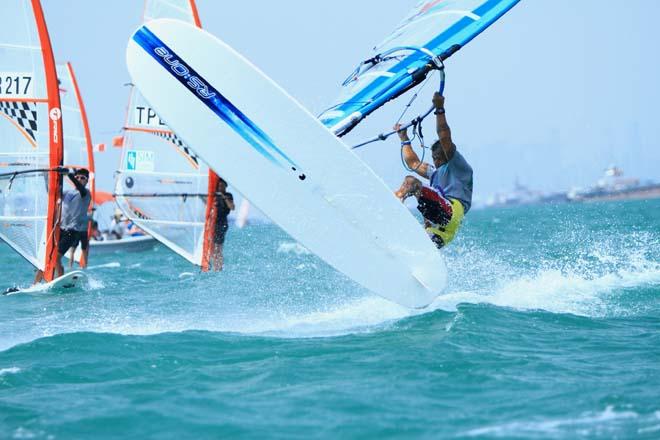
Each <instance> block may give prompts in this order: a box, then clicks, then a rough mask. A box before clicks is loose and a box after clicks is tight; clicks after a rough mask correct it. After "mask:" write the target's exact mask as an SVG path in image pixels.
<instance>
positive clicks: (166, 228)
mask: <svg viewBox="0 0 660 440" xmlns="http://www.w3.org/2000/svg"><path fill="white" fill-rule="evenodd" d="M165 17H167V18H176V19H179V20H184V21H187V22H189V23H193V24H195V25H197V26H200V23H199V18H198V15H197V11H196V8H195V4H194V2H193V0H147V1H146V2H145V10H144V21H148V20H151V19H155V18H165ZM210 173H211V175H212V176H213V174H212V172H211V171H210V170H209V168H208V166H206V165H205V164H204V163H203V162H202V161H201V160H199V159H198V158H197V157H196V156H195V155H194V153H192V152H191V151H190V150H189V149H188V147H187V146H186V145H185V144H184V143H183V142H182V141H181V140H180V139H179V138H178V137H177V136H176V134H175V133H173V132H172V131H171V130H170V129H169V127H167V125H165V124H164V123H163V121H161V120H160V118H159V117H158V115H157V114H156V112H155V111H154V110H153V109H152V108H151V107H150V106H149V104H148V103H147V102H146V101H145V99H144V98H143V97H142V96H141V95H140V93H139V92H138V91H137V89H135V88H133V89H132V90H131V95H130V98H129V103H128V111H127V118H126V123H125V126H124V136H123V144H122V159H121V165H120V168H119V170H118V173H117V176H116V179H115V194H116V199H117V204H118V205H119V207H120V208H121V210H122V211H123V213H124V215H126V217H127V218H129V219H130V220H132V221H133V222H134V223H135V224H137V225H138V226H139V227H140V228H141V229H143V230H145V231H146V232H147V233H149V234H150V235H152V236H153V237H155V238H156V239H157V240H158V241H160V242H161V243H163V244H165V245H166V246H168V247H169V248H170V249H172V250H174V251H175V252H176V253H178V254H179V255H181V256H183V257H184V258H186V259H187V260H188V261H190V262H191V263H193V264H196V265H199V266H202V267H203V268H206V266H207V262H206V260H207V259H206V258H205V255H207V249H206V246H205V243H208V242H209V240H205V235H206V234H208V232H207V231H206V229H207V228H206V223H207V221H206V220H207V211H209V210H210V206H208V205H209V203H212V202H213V198H214V197H213V195H211V197H210V199H209V197H208V193H209V174H210ZM212 184H213V182H212Z"/></svg>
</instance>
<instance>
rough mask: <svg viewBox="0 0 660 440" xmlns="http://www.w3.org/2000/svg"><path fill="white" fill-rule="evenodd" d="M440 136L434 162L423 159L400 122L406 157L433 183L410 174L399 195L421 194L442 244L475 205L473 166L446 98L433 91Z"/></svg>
mask: <svg viewBox="0 0 660 440" xmlns="http://www.w3.org/2000/svg"><path fill="white" fill-rule="evenodd" d="M433 105H434V107H435V111H434V114H435V120H436V132H437V133H438V140H437V141H436V142H435V143H434V144H433V145H432V146H431V156H432V158H433V164H429V163H425V162H422V161H420V160H419V157H418V156H417V154H416V153H415V152H414V151H413V149H412V147H411V142H410V138H409V137H408V132H407V130H401V129H400V128H401V125H400V124H397V125H395V126H394V129H395V130H397V133H398V134H399V139H401V150H402V153H403V159H404V161H405V162H406V165H408V168H410V169H411V170H414V171H415V172H416V173H417V174H419V175H420V176H421V177H424V178H426V179H429V183H430V186H428V185H424V184H422V182H421V181H420V180H419V179H417V178H416V177H414V176H406V178H405V179H404V180H403V183H402V184H401V187H400V188H399V189H398V190H397V191H396V193H395V194H396V196H397V197H398V198H399V199H401V201H404V200H405V199H407V198H408V197H410V196H414V197H415V198H417V202H418V205H417V209H418V210H419V212H421V213H422V216H423V217H424V227H425V229H426V233H427V234H428V235H429V237H430V238H431V240H432V241H433V243H435V245H436V246H437V247H438V248H441V247H443V246H445V245H447V244H449V242H450V241H451V240H453V239H454V236H455V235H456V232H457V231H458V228H459V227H460V225H461V222H462V220H463V217H464V215H465V214H466V213H467V212H468V211H469V210H470V206H471V205H472V167H471V166H470V164H468V163H467V161H466V160H465V158H464V157H463V155H462V154H460V153H459V152H458V151H457V150H456V145H454V142H453V141H452V139H451V130H450V129H449V125H447V118H446V116H445V98H444V97H443V96H442V95H440V94H439V93H438V92H436V93H435V94H434V95H433Z"/></svg>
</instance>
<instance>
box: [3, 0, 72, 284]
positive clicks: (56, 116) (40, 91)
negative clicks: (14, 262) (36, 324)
mask: <svg viewBox="0 0 660 440" xmlns="http://www.w3.org/2000/svg"><path fill="white" fill-rule="evenodd" d="M2 17H3V20H2V26H0V237H1V238H2V239H3V240H4V241H5V242H7V243H8V244H9V245H10V246H11V247H12V248H13V249H14V250H15V251H16V252H18V253H19V254H20V255H22V256H23V257H24V258H25V259H27V260H28V261H29V262H30V263H31V264H32V265H33V266H35V267H36V268H38V269H41V270H43V271H44V275H45V277H46V279H47V280H50V279H52V278H53V274H54V263H55V258H56V256H57V255H56V253H57V251H56V243H57V239H58V236H59V228H58V227H57V207H58V204H59V198H60V195H61V176H60V175H59V174H58V173H57V172H56V171H54V168H56V167H57V166H59V165H61V161H62V136H61V133H62V124H61V116H62V112H61V110H60V103H59V96H58V90H57V78H56V75H55V64H54V62H53V54H52V49H51V46H50V40H49V37H48V30H47V29H46V24H45V20H44V17H43V12H42V10H41V5H40V3H39V1H38V0H32V1H30V0H14V1H11V2H4V3H3V5H2Z"/></svg>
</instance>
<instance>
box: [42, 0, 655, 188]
mask: <svg viewBox="0 0 660 440" xmlns="http://www.w3.org/2000/svg"><path fill="white" fill-rule="evenodd" d="M415 3H416V0H399V1H395V0H390V1H383V0H359V1H358V0H350V1H349V0H334V1H333V2H325V1H317V0H278V1H259V2H248V1H243V2H241V1H238V2H236V1H225V0H198V2H197V4H198V8H199V12H200V16H201V20H202V25H203V26H204V28H206V29H207V30H208V31H210V32H211V33H213V34H215V35H217V36H218V37H219V38H221V39H222V40H224V41H225V42H227V43H228V44H230V45H232V46H233V47H234V48H235V49H236V50H238V51H239V52H241V53H242V54H243V55H245V56H246V57H247V58H249V59H250V60H251V61H252V62H253V63H254V64H256V65H257V66H259V67H260V68H261V69H262V70H263V71H264V72H266V74H268V75H269V76H271V78H273V79H274V80H275V81H276V82H278V83H279V84H280V85H282V86H283V87H284V88H285V89H287V90H288V91H289V93H290V94H291V95H293V96H294V97H295V98H297V99H298V100H299V101H300V102H301V103H302V104H303V105H305V106H307V107H308V108H309V109H310V110H311V111H312V112H313V113H315V114H318V113H319V112H320V111H322V110H323V109H324V108H325V107H327V106H328V105H329V104H330V103H331V102H332V100H333V99H334V98H335V97H336V95H337V93H338V91H339V84H340V83H341V81H342V80H343V79H344V78H345V77H346V76H347V74H348V73H350V71H351V70H352V69H353V68H354V67H355V65H356V64H357V63H358V62H359V61H361V60H363V59H365V58H366V57H367V56H368V55H369V53H370V52H369V51H370V48H371V47H373V46H374V45H375V44H377V43H378V42H379V41H380V40H382V39H383V38H384V37H385V36H386V35H387V34H388V33H389V32H390V31H391V30H392V29H394V27H395V26H396V24H397V23H398V22H399V21H400V20H401V18H402V17H403V16H404V15H405V14H406V13H407V12H408V11H409V10H410V9H411V8H412V7H413V6H414V5H415ZM42 4H43V7H44V10H45V14H46V19H47V21H48V25H49V28H50V34H51V39H52V41H53V47H54V50H55V56H56V58H57V59H58V61H71V62H72V63H73V65H74V68H75V69H76V73H77V75H78V81H79V83H80V87H81V91H82V93H83V97H84V99H85V103H86V106H87V111H88V114H89V118H90V125H91V131H92V135H93V138H94V139H93V140H94V142H95V143H98V142H105V143H106V144H108V149H109V150H110V151H109V152H107V153H104V154H102V155H98V156H97V164H98V165H97V174H98V175H99V182H100V186H101V187H102V188H103V189H110V188H111V186H112V173H113V172H114V170H115V167H116V165H117V164H118V162H119V155H118V154H117V152H118V150H117V149H114V150H113V149H112V148H111V147H110V146H109V145H110V141H111V138H112V137H113V136H115V135H118V134H119V130H120V128H121V126H122V124H123V122H124V115H125V108H126V101H127V97H128V89H127V88H126V87H124V84H125V83H127V82H129V76H128V73H127V70H126V64H125V48H126V43H127V40H128V38H129V36H130V35H131V33H132V31H133V30H135V28H137V26H138V25H139V23H140V20H141V13H142V5H143V2H142V0H112V1H103V2H102V1H96V0H93V1H92V0H42ZM384 5H387V6H384ZM659 13H660V2H658V1H655V0H628V1H626V2H603V1H602V0H522V1H521V2H520V3H519V4H518V5H517V6H516V7H514V8H513V9H512V10H511V11H510V12H509V13H507V14H506V15H505V16H504V17H503V18H502V19H501V20H499V21H498V22H497V23H495V25H493V26H491V27H490V28H489V29H487V30H486V31H485V32H484V33H483V34H481V35H480V36H479V37H477V38H476V39H475V40H473V41H472V42H471V43H470V44H469V45H467V46H466V47H465V48H463V49H462V50H461V51H460V52H458V53H457V54H456V55H454V56H453V57H452V58H451V59H450V60H449V61H448V62H447V86H446V90H445V94H446V97H447V101H446V108H447V116H448V120H449V122H450V125H451V127H452V131H453V135H454V138H455V142H456V143H457V145H458V147H459V149H460V150H461V151H463V153H464V155H465V156H466V157H467V159H468V160H469V161H470V162H471V164H472V165H473V168H474V170H475V198H476V199H480V200H484V199H485V198H486V197H487V196H488V195H490V194H492V193H494V192H497V191H501V190H506V189H509V188H510V187H511V186H512V183H513V181H514V179H515V178H516V177H517V178H518V179H519V180H520V181H521V182H523V183H526V184H528V185H529V186H531V187H533V188H539V189H544V190H552V189H568V188H569V187H571V186H573V185H587V184H590V183H592V182H593V181H595V180H596V179H597V178H598V177H599V176H600V175H601V173H602V171H603V170H604V169H605V168H606V167H607V166H608V165H609V164H611V163H616V164H617V165H619V166H621V167H622V168H623V169H624V171H625V172H626V174H627V175H629V176H638V177H642V178H649V179H654V180H660V166H659V165H660V148H659V145H660V123H658V121H657V117H658V113H659V112H658V103H659V102H660V87H659V86H658V81H660V62H659V60H658V53H659V52H658V48H657V44H658V42H659V41H660V28H658V26H656V23H655V17H657V16H658V14H659ZM432 86H435V81H434V82H433V83H429V85H428V86H427V89H425V90H424V91H423V92H422V93H421V95H420V97H419V98H418V101H420V105H421V106H422V107H426V106H427V105H428V103H429V102H430V98H431V94H432ZM246 87H249V85H246ZM404 101H407V100H405V99H404V100H401V99H400V100H399V101H395V102H394V103H390V104H388V105H387V106H386V107H385V108H383V109H381V110H382V111H378V112H377V113H376V114H374V115H373V116H371V117H369V118H368V119H367V121H365V123H363V124H362V125H361V126H360V127H359V128H358V129H356V130H354V132H353V133H351V134H350V135H349V136H350V137H349V138H348V142H349V143H355V142H356V141H359V140H362V139H364V138H368V137H371V136H373V135H375V134H377V133H379V132H380V131H383V130H386V129H388V128H390V126H391V125H392V124H393V122H394V121H395V120H396V118H397V117H398V115H399V113H400V112H401V110H402V108H403V105H404ZM412 116H414V114H411V115H410V117H412ZM425 133H426V135H427V139H428V138H430V137H431V136H432V135H433V127H432V124H431V123H427V124H426V126H425ZM313 147H314V146H310V148H313ZM359 155H360V156H361V157H362V158H363V159H364V160H365V161H366V162H367V163H369V164H370V165H371V166H372V167H373V168H374V170H375V171H376V172H377V173H379V174H380V175H382V176H383V177H384V179H385V181H386V182H387V183H388V184H389V185H390V186H392V187H394V186H395V185H397V184H398V183H399V180H400V179H401V177H402V176H403V175H404V174H405V171H404V170H403V168H402V167H401V164H400V159H399V146H398V143H397V142H396V140H395V139H392V140H391V141H390V142H388V143H380V144H375V145H372V146H369V147H366V148H364V149H362V150H361V151H360V152H359Z"/></svg>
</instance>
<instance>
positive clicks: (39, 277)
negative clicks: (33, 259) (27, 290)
mask: <svg viewBox="0 0 660 440" xmlns="http://www.w3.org/2000/svg"><path fill="white" fill-rule="evenodd" d="M43 280H44V273H43V271H42V270H41V269H38V270H37V273H36V274H35V275H34V283H33V284H39V283H40V282H42V281H43Z"/></svg>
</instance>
